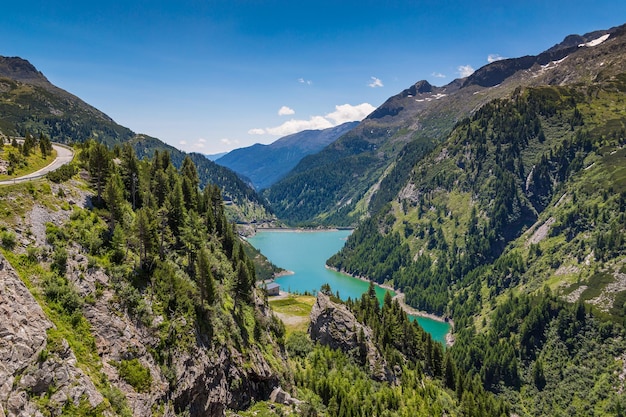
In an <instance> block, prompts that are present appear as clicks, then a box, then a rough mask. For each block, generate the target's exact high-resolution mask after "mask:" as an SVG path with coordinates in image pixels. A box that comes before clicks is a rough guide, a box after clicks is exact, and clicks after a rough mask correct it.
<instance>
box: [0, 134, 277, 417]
mask: <svg viewBox="0 0 626 417" xmlns="http://www.w3.org/2000/svg"><path fill="white" fill-rule="evenodd" d="M102 148H104V149H102ZM125 149H126V150H127V149H128V147H126V148H125ZM81 152H84V153H85V154H86V155H89V156H88V157H87V158H77V159H78V160H77V161H75V162H74V163H75V164H77V165H79V166H80V168H82V169H84V170H85V171H87V172H93V171H94V167H93V166H92V165H93V164H95V165H98V166H106V167H107V169H109V170H110V171H111V172H110V177H109V178H110V181H108V182H107V186H106V190H107V191H105V192H104V193H103V194H104V200H105V203H106V205H105V206H103V207H100V208H97V209H96V208H94V207H93V205H92V204H90V202H91V199H90V196H93V195H94V190H93V189H92V188H91V187H90V184H89V182H87V181H85V180H84V179H83V176H82V175H81V176H78V175H77V176H75V177H74V178H72V179H69V180H66V181H62V182H61V183H54V182H51V181H49V180H48V179H47V178H43V179H40V180H37V181H33V182H29V183H18V184H15V185H12V186H5V187H1V188H0V196H1V198H0V202H1V203H0V204H1V205H2V208H3V209H2V213H1V214H0V226H1V228H2V233H1V236H0V288H1V293H2V296H1V297H0V311H1V312H2V316H3V320H2V324H1V325H0V328H1V331H0V365H1V366H0V377H1V382H0V386H1V387H2V390H1V391H2V392H1V393H0V415H3V416H4V415H7V416H42V415H48V416H61V415H63V416H67V415H72V416H153V415H155V414H156V415H162V416H171V417H173V416H176V415H192V416H200V415H202V416H223V415H224V413H225V410H226V409H234V410H240V409H245V408H247V407H249V406H250V404H251V403H252V402H256V401H262V400H267V398H268V397H269V395H270V393H271V392H272V391H273V390H274V389H276V388H277V387H279V386H280V384H281V381H284V380H285V377H286V374H285V373H284V372H285V371H286V370H287V364H286V354H285V353H284V343H283V342H282V339H283V337H284V326H283V325H282V323H281V322H280V321H279V320H278V319H277V318H276V317H275V316H274V315H273V314H272V312H271V310H270V309H269V307H268V304H267V299H266V297H265V296H264V294H263V291H262V290H261V289H257V288H256V286H255V267H254V266H253V263H252V261H251V260H250V258H248V257H247V256H246V255H245V252H244V250H245V249H244V245H245V243H244V241H243V240H239V239H238V237H237V234H236V232H235V230H234V226H233V225H232V223H231V221H230V220H228V219H227V218H226V213H225V212H226V207H225V205H224V202H223V201H222V199H221V195H220V190H219V189H217V188H216V187H206V188H205V189H204V190H199V189H198V188H195V189H191V188H189V187H188V186H187V185H186V184H187V183H188V182H189V181H190V180H193V175H192V174H191V172H192V171H191V170H189V169H186V170H185V171H184V172H183V173H179V172H178V171H177V170H176V169H173V165H172V164H171V163H168V164H167V165H166V164H165V163H164V158H157V157H155V158H153V159H152V160H144V161H138V160H137V159H136V158H135V157H133V155H132V153H129V152H127V151H124V154H123V155H119V156H118V157H119V164H112V163H110V162H111V161H112V160H113V159H114V158H116V155H115V154H114V153H113V152H112V151H108V150H107V149H106V147H104V146H102V145H101V144H98V143H96V142H93V141H89V142H87V143H86V146H84V147H83V148H82V149H81ZM93 152H97V154H93ZM93 155H97V158H96V157H93ZM103 160H104V161H107V162H109V163H107V164H104V165H103V164H101V162H102V161H103ZM129 162H130V163H129ZM129 167H133V169H136V172H135V174H136V175H135V176H134V178H135V180H136V182H127V181H124V180H123V179H122V178H127V177H128V170H127V168H129ZM129 185H130V186H129ZM133 188H136V189H138V190H141V191H140V193H141V195H142V197H143V198H142V199H141V200H142V203H141V207H138V206H135V201H134V199H131V198H130V192H131V190H132V189H133ZM29 190H30V191H29ZM183 190H184V191H183ZM183 196H184V197H185V198H183ZM233 381H236V382H233Z"/></svg>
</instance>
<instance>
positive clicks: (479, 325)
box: [296, 26, 626, 416]
mask: <svg viewBox="0 0 626 417" xmlns="http://www.w3.org/2000/svg"><path fill="white" fill-rule="evenodd" d="M607 35H608V36H607ZM572 40H574V41H575V44H574V46H571V45H569V44H571V43H572ZM566 41H567V42H565V44H563V45H562V46H557V47H555V48H553V49H552V50H551V51H549V52H548V53H546V54H545V55H544V54H540V55H538V56H536V57H523V58H519V59H510V60H504V61H498V62H495V63H493V64H490V65H488V66H486V67H484V68H481V69H479V70H478V71H476V73H475V74H473V75H472V76H470V77H468V78H467V79H465V80H463V81H462V83H461V86H460V87H459V89H458V90H457V91H456V92H455V93H453V97H454V101H455V103H454V104H455V105H456V106H457V107H456V108H468V107H470V106H468V105H467V104H466V103H461V102H459V100H461V99H471V98H470V97H471V95H476V96H480V95H485V96H487V95H488V96H489V100H488V101H486V102H485V103H483V104H481V105H480V106H478V107H475V108H473V109H472V111H471V112H467V113H466V114H465V116H463V117H460V118H459V119H458V120H456V121H455V123H454V124H453V126H452V127H451V128H450V130H449V132H448V133H447V134H446V135H445V136H443V137H442V138H440V139H439V141H438V142H439V143H436V144H433V145H432V149H431V150H429V151H426V152H425V151H423V149H422V148H419V150H418V151H417V152H416V151H412V150H411V149H410V147H411V146H417V145H412V143H415V144H417V143H418V139H414V141H413V142H409V144H408V145H407V146H406V147H405V149H404V150H403V151H402V152H400V153H399V154H398V157H397V158H396V160H395V161H394V165H393V166H392V167H390V168H388V169H386V171H385V174H384V177H383V178H382V179H381V178H378V179H377V181H378V183H379V184H380V186H379V187H378V189H379V191H376V192H373V193H372V194H373V195H372V197H371V199H370V200H369V205H368V207H369V209H370V211H371V213H372V214H371V216H370V217H367V218H366V219H364V220H363V221H362V223H361V224H360V225H359V226H358V227H357V228H356V230H355V231H354V233H353V234H352V235H351V236H350V237H349V238H348V240H347V242H346V245H345V247H344V248H343V249H342V251H341V252H340V253H338V254H337V255H335V256H333V257H331V259H329V261H328V264H329V266H331V267H334V268H336V269H338V270H340V271H344V272H346V273H349V274H352V275H355V276H360V277H367V278H369V279H371V280H374V281H376V282H378V283H385V284H387V285H391V286H393V287H394V288H396V289H397V290H399V291H401V292H402V293H403V297H404V298H405V300H406V302H407V303H408V304H410V305H411V306H413V307H414V308H417V309H420V310H424V311H427V312H430V313H435V314H438V315H445V316H449V317H451V318H452V319H453V320H454V323H455V333H456V342H455V344H454V346H453V347H452V348H451V349H450V355H451V357H452V358H454V362H455V364H456V366H457V367H458V369H463V370H464V372H469V373H471V374H473V375H476V376H477V377H478V378H479V379H480V381H481V383H482V385H483V386H484V387H485V388H486V389H488V390H489V391H491V392H493V393H494V394H496V396H498V397H499V398H504V399H506V400H507V402H508V403H509V404H510V405H511V413H512V414H515V415H520V416H522V415H523V416H539V415H546V416H547V415H559V414H569V415H587V414H590V413H591V414H598V415H601V414H606V415H619V414H620V413H621V409H622V407H623V401H624V398H623V396H622V394H619V393H616V392H619V390H620V389H621V387H622V386H623V383H622V382H621V381H620V379H619V376H618V375H616V374H615V369H618V372H623V370H624V368H623V362H622V359H621V358H623V357H625V356H624V355H626V343H625V340H626V339H625V336H626V332H625V330H624V322H625V320H626V310H625V308H624V301H625V299H626V285H625V284H626V280H625V278H626V275H625V274H626V267H625V266H624V259H625V258H626V170H625V169H624V167H625V166H626V104H625V103H626V26H621V27H618V28H613V29H610V30H608V31H600V32H594V35H589V36H588V35H585V36H582V37H568V38H566ZM577 42H580V43H577ZM579 45H580V46H579ZM422 87H423V88H426V89H430V87H428V86H425V85H424V84H422ZM469 93H471V94H469ZM431 94H432V93H431ZM444 100H450V101H453V100H452V98H451V97H447V98H441V99H439V100H438V102H439V103H443V102H444ZM389 102H391V103H393V102H396V103H402V95H399V96H396V97H395V98H392V99H390V101H389ZM439 103H438V104H439ZM448 106H452V103H449V104H448ZM394 108H398V107H397V106H396V107H394V106H388V108H386V109H384V110H383V111H381V114H384V115H385V116H384V117H397V116H398V115H400V114H402V112H403V111H405V110H404V109H403V110H398V111H397V112H396V113H395V115H394V111H393V109H394ZM449 108H450V107H448V109H449ZM424 114H426V112H423V113H420V116H423V115H424ZM370 117H371V116H370ZM419 121H420V123H422V126H424V128H426V127H427V126H428V125H427V124H426V121H427V120H426V119H424V118H421V117H420V118H419ZM368 123H372V122H371V121H369V122H368ZM358 129H359V127H357V128H356V129H355V130H354V131H358ZM418 130H419V129H418ZM354 131H353V132H354ZM417 137H418V138H419V135H417ZM382 146H384V145H381V148H382ZM379 149H380V148H379ZM370 157H371V156H370ZM342 163H343V162H342ZM299 168H301V167H297V168H296V170H298V169H299ZM303 173H306V171H303ZM374 208H375V211H374ZM616 358H620V359H616ZM583 380H584V381H586V382H585V383H584V384H581V381H583ZM603 385H604V386H605V387H606V388H607V390H603V389H601V388H600V386H603ZM608 387H613V388H608ZM615 388H617V390H618V391H612V390H613V389H615ZM598 389H599V390H601V391H602V392H606V393H609V392H610V394H608V395H607V396H596V395H595V394H593V393H594V392H598V391H596V390H598ZM614 393H615V394H614ZM590 410H595V411H593V412H592V411H590Z"/></svg>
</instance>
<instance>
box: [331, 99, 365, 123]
mask: <svg viewBox="0 0 626 417" xmlns="http://www.w3.org/2000/svg"><path fill="white" fill-rule="evenodd" d="M374 110H376V107H374V106H372V105H371V104H369V103H361V104H359V105H356V106H353V105H351V104H342V105H339V106H335V111H334V112H332V113H328V114H327V115H326V116H324V117H325V118H327V119H331V120H333V121H334V122H335V126H337V125H340V124H342V123H345V122H352V121H355V120H363V119H365V117H367V115H368V114H370V113H371V112H373V111H374Z"/></svg>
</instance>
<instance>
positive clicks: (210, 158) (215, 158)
mask: <svg viewBox="0 0 626 417" xmlns="http://www.w3.org/2000/svg"><path fill="white" fill-rule="evenodd" d="M226 154H228V152H220V153H216V154H212V155H207V154H205V155H204V156H205V157H206V159H208V160H209V161H213V162H215V160H217V159H220V158H221V157H222V156H224V155H226Z"/></svg>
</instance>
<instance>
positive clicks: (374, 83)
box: [367, 77, 383, 88]
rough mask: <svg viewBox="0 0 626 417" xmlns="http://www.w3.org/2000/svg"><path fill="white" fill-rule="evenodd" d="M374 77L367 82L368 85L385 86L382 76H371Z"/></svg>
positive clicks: (374, 86)
mask: <svg viewBox="0 0 626 417" xmlns="http://www.w3.org/2000/svg"><path fill="white" fill-rule="evenodd" d="M370 78H371V79H372V81H371V82H370V83H369V84H367V85H368V87H372V88H376V87H382V86H383V82H382V81H381V80H380V78H376V77H370Z"/></svg>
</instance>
